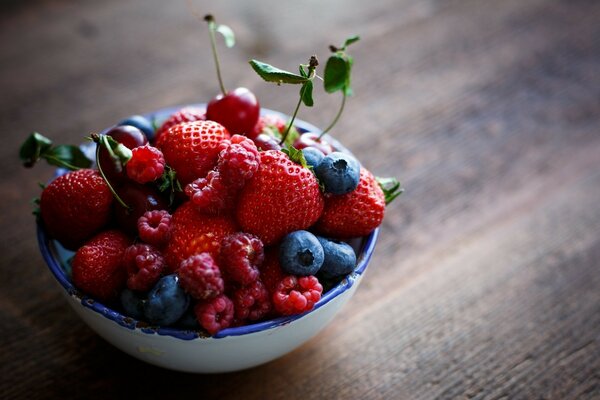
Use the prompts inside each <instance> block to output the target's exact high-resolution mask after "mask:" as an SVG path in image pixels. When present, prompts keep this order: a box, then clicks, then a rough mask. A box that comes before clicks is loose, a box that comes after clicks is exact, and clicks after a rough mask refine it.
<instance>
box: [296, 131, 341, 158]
mask: <svg viewBox="0 0 600 400" xmlns="http://www.w3.org/2000/svg"><path fill="white" fill-rule="evenodd" d="M294 147H295V148H297V149H299V150H300V149H304V148H306V147H314V148H315V149H318V150H320V151H321V152H322V153H323V154H325V155H327V154H329V153H331V152H332V151H333V150H334V149H333V146H332V145H331V144H330V143H329V142H327V140H325V139H323V138H320V137H319V135H318V134H316V133H313V132H306V133H303V134H302V135H300V137H299V138H298V139H296V141H295V142H294Z"/></svg>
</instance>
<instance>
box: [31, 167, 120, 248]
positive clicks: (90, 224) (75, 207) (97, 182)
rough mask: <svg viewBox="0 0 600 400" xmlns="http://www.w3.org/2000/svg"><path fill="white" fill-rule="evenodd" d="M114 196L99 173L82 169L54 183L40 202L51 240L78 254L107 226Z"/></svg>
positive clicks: (59, 178)
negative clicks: (85, 243)
mask: <svg viewBox="0 0 600 400" xmlns="http://www.w3.org/2000/svg"><path fill="white" fill-rule="evenodd" d="M112 204H113V196H112V194H111V192H110V189H109V188H108V185H107V184H106V182H105V181H104V179H102V177H101V176H100V174H99V173H98V171H95V170H91V169H80V170H77V171H73V172H69V173H67V174H64V175H61V176H59V177H58V178H56V179H55V180H53V181H52V182H51V183H50V184H49V185H48V186H47V187H46V188H45V189H44V190H43V191H42V196H41V198H40V213H41V218H42V221H44V226H45V228H46V230H47V231H48V234H49V235H50V237H52V238H54V239H56V240H58V241H59V242H60V243H61V244H62V245H63V246H64V247H66V248H67V249H69V250H76V249H77V248H79V246H81V245H82V244H83V243H84V242H85V241H86V240H87V239H89V238H90V237H92V236H93V235H94V234H95V233H97V232H98V231H99V230H100V229H101V228H102V227H104V226H105V225H107V224H108V222H109V220H110V215H111V209H112Z"/></svg>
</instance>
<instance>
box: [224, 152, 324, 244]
mask: <svg viewBox="0 0 600 400" xmlns="http://www.w3.org/2000/svg"><path fill="white" fill-rule="evenodd" d="M323 204H324V203H323V196H322V194H321V190H320V189H319V183H318V182H317V179H316V178H315V176H314V175H313V174H312V173H311V172H310V171H309V170H308V169H307V168H304V167H302V166H300V165H298V164H296V163H294V162H293V161H291V160H290V159H289V158H288V156H287V155H285V154H284V153H282V152H280V151H275V150H268V151H263V152H261V153H260V167H259V169H258V171H257V172H256V174H254V176H253V177H252V179H250V180H249V181H248V183H247V184H246V186H245V187H244V189H243V190H242V191H241V193H240V196H239V198H238V206H237V212H236V217H237V221H238V223H239V225H240V227H241V228H242V231H244V232H248V233H251V234H254V235H256V236H258V238H259V239H260V240H261V241H262V242H263V244H264V245H265V246H268V245H271V244H274V243H276V242H278V241H279V240H280V239H281V238H283V236H285V235H286V234H288V233H290V232H293V231H296V230H300V229H307V228H308V227H310V226H311V225H313V224H314V223H315V222H316V221H317V220H318V219H319V217H320V216H321V213H322V212H323Z"/></svg>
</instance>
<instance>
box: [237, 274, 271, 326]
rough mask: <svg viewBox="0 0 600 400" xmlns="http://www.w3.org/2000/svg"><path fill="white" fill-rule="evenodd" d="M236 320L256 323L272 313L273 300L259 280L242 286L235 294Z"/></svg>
mask: <svg viewBox="0 0 600 400" xmlns="http://www.w3.org/2000/svg"><path fill="white" fill-rule="evenodd" d="M233 304H234V310H235V318H236V319H238V320H241V321H243V320H249V321H256V320H259V319H261V318H263V317H264V316H266V315H267V314H268V313H269V311H271V307H272V305H271V299H270V296H269V292H268V290H267V289H266V288H265V286H264V285H263V284H262V282H261V281H259V280H257V281H254V282H252V283H251V284H249V285H247V286H242V287H241V288H239V289H237V290H236V291H235V292H234V294H233Z"/></svg>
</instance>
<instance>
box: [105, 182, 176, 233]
mask: <svg viewBox="0 0 600 400" xmlns="http://www.w3.org/2000/svg"><path fill="white" fill-rule="evenodd" d="M116 191H117V194H118V195H119V197H120V198H121V199H122V200H123V202H125V204H127V205H128V206H129V208H125V207H123V206H122V205H121V204H119V203H115V210H114V212H115V220H116V221H117V224H118V225H119V227H120V228H121V229H123V230H124V231H125V232H127V233H129V234H131V235H136V233H137V221H138V219H139V218H140V217H141V216H142V215H144V213H145V212H146V211H152V210H166V209H167V208H168V202H167V201H166V200H165V199H164V198H163V197H162V196H161V194H160V193H159V192H158V191H157V190H156V189H155V188H154V187H152V186H146V185H140V184H136V183H131V184H127V185H123V186H120V187H118V188H117V189H116Z"/></svg>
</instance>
